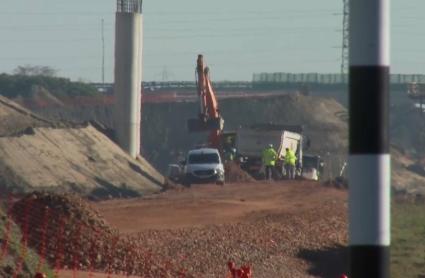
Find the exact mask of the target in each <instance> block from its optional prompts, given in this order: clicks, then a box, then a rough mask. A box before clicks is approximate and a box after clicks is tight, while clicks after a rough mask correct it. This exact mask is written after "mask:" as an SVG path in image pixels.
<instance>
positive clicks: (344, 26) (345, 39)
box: [341, 0, 350, 74]
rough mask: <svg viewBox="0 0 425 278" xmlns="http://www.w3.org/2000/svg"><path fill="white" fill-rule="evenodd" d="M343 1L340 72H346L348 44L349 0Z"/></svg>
mask: <svg viewBox="0 0 425 278" xmlns="http://www.w3.org/2000/svg"><path fill="white" fill-rule="evenodd" d="M342 1H343V5H344V6H343V11H342V48H341V74H347V73H348V51H349V49H348V44H349V36H350V31H349V16H350V8H349V0H342Z"/></svg>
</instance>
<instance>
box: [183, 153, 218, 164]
mask: <svg viewBox="0 0 425 278" xmlns="http://www.w3.org/2000/svg"><path fill="white" fill-rule="evenodd" d="M219 161H220V159H219V157H218V154H216V153H208V154H191V155H190V156H189V164H210V163H219Z"/></svg>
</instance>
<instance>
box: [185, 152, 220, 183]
mask: <svg viewBox="0 0 425 278" xmlns="http://www.w3.org/2000/svg"><path fill="white" fill-rule="evenodd" d="M183 169H184V170H183V173H184V178H183V183H184V184H185V185H187V186H190V185H191V184H193V183H207V182H215V183H217V184H219V185H224V183H225V181H224V167H223V163H222V162H221V158H220V154H219V152H218V150H217V149H212V148H200V149H195V150H191V151H189V152H188V154H187V156H186V160H185V162H184V168H183Z"/></svg>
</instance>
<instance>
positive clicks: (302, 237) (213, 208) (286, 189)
mask: <svg viewBox="0 0 425 278" xmlns="http://www.w3.org/2000/svg"><path fill="white" fill-rule="evenodd" d="M94 207H95V208H96V209H97V210H98V211H99V212H100V214H101V215H103V216H104V217H105V219H106V221H107V222H108V223H110V224H111V225H112V226H114V227H116V228H117V229H119V230H120V231H121V232H122V233H125V234H127V235H131V236H133V238H137V242H138V244H139V246H143V248H145V249H147V250H151V252H153V253H154V254H155V255H157V256H158V258H161V259H162V260H164V261H169V262H171V264H173V265H178V266H179V267H181V269H182V271H183V270H184V271H186V273H188V274H193V275H195V276H196V275H199V276H196V277H224V276H225V274H226V263H227V261H228V260H233V261H235V263H236V264H237V265H241V264H249V265H251V266H252V267H253V269H254V274H255V275H254V277H338V276H337V275H339V274H341V273H343V272H346V270H347V259H348V258H347V253H346V250H345V247H344V246H345V244H346V242H347V233H346V230H347V219H346V218H347V215H346V211H347V192H346V191H345V190H340V189H335V188H329V187H323V186H321V185H320V184H319V183H315V182H303V181H292V182H286V181H284V182H271V183H264V182H263V183H261V182H257V183H236V184H230V185H226V186H224V187H221V186H216V185H199V186H194V187H193V188H191V189H184V190H170V191H167V192H164V193H161V194H158V195H154V196H151V197H149V198H138V199H131V200H110V201H102V202H99V203H95V204H94Z"/></svg>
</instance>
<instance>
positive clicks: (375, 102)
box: [348, 0, 390, 278]
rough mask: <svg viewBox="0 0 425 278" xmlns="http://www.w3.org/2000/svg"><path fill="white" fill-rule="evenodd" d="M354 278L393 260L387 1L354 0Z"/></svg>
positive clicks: (375, 273)
mask: <svg viewBox="0 0 425 278" xmlns="http://www.w3.org/2000/svg"><path fill="white" fill-rule="evenodd" d="M349 20H350V23H349V28H350V36H349V37H350V38H349V40H350V48H349V50H350V51H349V52H350V54H349V56H350V83H349V84H350V85H349V91H350V136H349V138H350V147H349V152H350V153H349V164H348V165H349V187H350V189H349V218H350V227H349V234H350V243H349V244H350V272H351V273H350V274H351V276H350V278H351V277H353V278H360V277H362V278H366V277H373V278H384V277H385V278H387V277H389V275H390V274H389V261H390V154H389V138H388V109H389V108H388V107H389V68H390V61H389V0H350V16H349Z"/></svg>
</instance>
